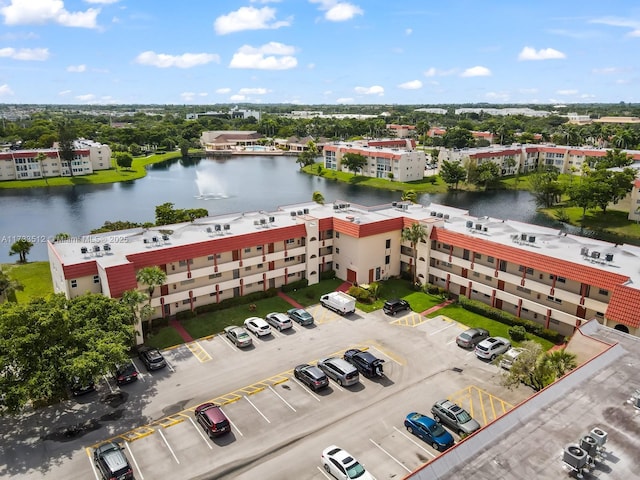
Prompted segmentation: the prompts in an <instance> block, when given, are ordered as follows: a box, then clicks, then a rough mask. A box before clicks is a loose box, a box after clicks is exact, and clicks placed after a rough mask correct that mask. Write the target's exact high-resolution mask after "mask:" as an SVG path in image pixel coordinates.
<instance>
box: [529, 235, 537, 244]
mask: <svg viewBox="0 0 640 480" xmlns="http://www.w3.org/2000/svg"><path fill="white" fill-rule="evenodd" d="M535 241H536V237H534V236H533V235H530V236H529V243H535Z"/></svg>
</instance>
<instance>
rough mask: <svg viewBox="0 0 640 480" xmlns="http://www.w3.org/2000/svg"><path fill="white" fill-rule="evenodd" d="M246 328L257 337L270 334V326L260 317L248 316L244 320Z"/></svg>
mask: <svg viewBox="0 0 640 480" xmlns="http://www.w3.org/2000/svg"><path fill="white" fill-rule="evenodd" d="M244 326H245V327H246V329H247V330H249V331H250V332H251V333H253V334H254V335H256V336H258V337H262V336H264V335H270V334H271V327H270V326H269V324H268V323H267V322H265V321H264V319H262V318H260V317H249V318H247V319H246V320H245V321H244Z"/></svg>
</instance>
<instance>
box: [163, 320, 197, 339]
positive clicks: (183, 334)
mask: <svg viewBox="0 0 640 480" xmlns="http://www.w3.org/2000/svg"><path fill="white" fill-rule="evenodd" d="M169 326H170V327H173V328H175V329H176V331H177V332H178V334H179V335H180V336H181V337H182V339H183V340H184V342H185V343H188V342H193V337H192V336H191V335H189V332H187V329H186V328H184V327H183V326H182V324H181V323H180V322H179V321H178V320H176V319H175V317H174V318H172V319H171V320H169Z"/></svg>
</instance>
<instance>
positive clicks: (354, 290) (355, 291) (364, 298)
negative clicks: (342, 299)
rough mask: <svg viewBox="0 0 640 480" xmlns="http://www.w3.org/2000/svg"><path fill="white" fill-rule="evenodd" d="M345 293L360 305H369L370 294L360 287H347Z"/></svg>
mask: <svg viewBox="0 0 640 480" xmlns="http://www.w3.org/2000/svg"><path fill="white" fill-rule="evenodd" d="M347 293H348V294H349V295H351V296H352V297H355V299H356V300H357V301H359V302H360V303H371V293H370V292H369V290H366V289H364V288H362V287H356V286H352V287H349V290H348V292H347Z"/></svg>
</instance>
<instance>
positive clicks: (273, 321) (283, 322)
mask: <svg viewBox="0 0 640 480" xmlns="http://www.w3.org/2000/svg"><path fill="white" fill-rule="evenodd" d="M265 320H266V321H267V323H268V324H269V325H271V326H272V327H273V328H275V329H277V330H278V331H279V332H281V331H282V330H287V329H289V328H291V327H293V324H292V323H291V319H290V318H289V317H287V316H286V315H285V314H284V313H277V312H272V313H268V314H267V316H266V317H265Z"/></svg>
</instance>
